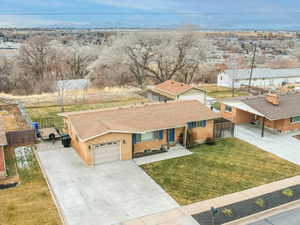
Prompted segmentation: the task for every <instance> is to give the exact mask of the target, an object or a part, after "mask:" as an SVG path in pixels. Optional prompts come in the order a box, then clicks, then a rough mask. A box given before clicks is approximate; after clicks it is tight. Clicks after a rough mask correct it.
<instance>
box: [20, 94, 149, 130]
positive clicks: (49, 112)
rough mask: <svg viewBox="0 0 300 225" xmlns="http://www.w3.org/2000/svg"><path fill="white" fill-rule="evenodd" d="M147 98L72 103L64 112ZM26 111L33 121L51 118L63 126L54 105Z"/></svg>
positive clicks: (124, 103) (111, 105) (135, 102)
mask: <svg viewBox="0 0 300 225" xmlns="http://www.w3.org/2000/svg"><path fill="white" fill-rule="evenodd" d="M147 101H148V100H147V99H145V98H142V97H130V98H121V99H115V100H109V101H102V102H100V103H94V104H74V105H69V106H66V107H65V111H66V112H73V111H81V110H90V109H101V108H110V107H116V106H125V105H131V104H137V103H141V102H147ZM26 111H27V113H28V114H29V115H30V117H31V119H32V120H33V121H35V120H40V119H46V118H53V119H54V123H55V125H56V127H57V128H59V129H61V128H63V118H62V117H61V116H58V115H57V114H58V113H60V112H61V108H60V107H57V106H54V107H31V108H27V109H26Z"/></svg>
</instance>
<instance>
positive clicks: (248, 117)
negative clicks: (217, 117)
mask: <svg viewBox="0 0 300 225" xmlns="http://www.w3.org/2000/svg"><path fill="white" fill-rule="evenodd" d="M220 114H221V116H222V117H224V118H225V119H227V120H230V121H232V122H234V123H235V124H242V123H250V122H253V121H254V120H255V115H254V114H252V113H249V112H246V111H243V110H240V109H237V108H235V107H232V112H227V111H225V104H224V103H221V108H220Z"/></svg>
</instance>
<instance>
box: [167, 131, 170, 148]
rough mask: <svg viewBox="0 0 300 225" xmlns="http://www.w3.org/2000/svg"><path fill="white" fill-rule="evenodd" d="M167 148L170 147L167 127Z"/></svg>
mask: <svg viewBox="0 0 300 225" xmlns="http://www.w3.org/2000/svg"><path fill="white" fill-rule="evenodd" d="M167 149H168V150H169V149H170V140H169V129H167Z"/></svg>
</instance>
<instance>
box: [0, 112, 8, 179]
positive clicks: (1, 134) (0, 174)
mask: <svg viewBox="0 0 300 225" xmlns="http://www.w3.org/2000/svg"><path fill="white" fill-rule="evenodd" d="M2 125H3V119H2V117H0V180H1V179H3V178H5V177H6V167H5V158H4V147H5V146H7V140H6V135H5V130H4V128H3V127H2Z"/></svg>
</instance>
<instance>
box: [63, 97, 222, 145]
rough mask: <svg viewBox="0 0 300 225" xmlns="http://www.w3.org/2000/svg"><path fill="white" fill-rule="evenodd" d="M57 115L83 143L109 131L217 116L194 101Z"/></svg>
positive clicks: (161, 126) (162, 126)
mask: <svg viewBox="0 0 300 225" xmlns="http://www.w3.org/2000/svg"><path fill="white" fill-rule="evenodd" d="M60 115H61V116H65V117H68V118H69V119H70V121H71V123H72V126H73V128H74V129H75V131H76V133H77V135H78V136H79V138H80V139H81V140H83V141H87V140H89V139H92V138H95V137H98V136H101V135H103V134H106V133H110V132H120V133H143V132H146V131H154V130H160V129H168V128H174V127H178V126H184V125H185V124H186V123H188V122H192V121H199V120H209V119H216V118H219V117H220V116H219V115H218V114H216V113H213V112H211V111H210V110H209V109H208V108H207V107H206V106H205V105H203V104H201V103H200V102H199V101H197V100H189V101H172V102H167V103H151V104H146V105H133V106H127V107H121V108H111V109H104V110H103V109H102V110H92V111H82V112H73V113H63V114H60Z"/></svg>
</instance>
